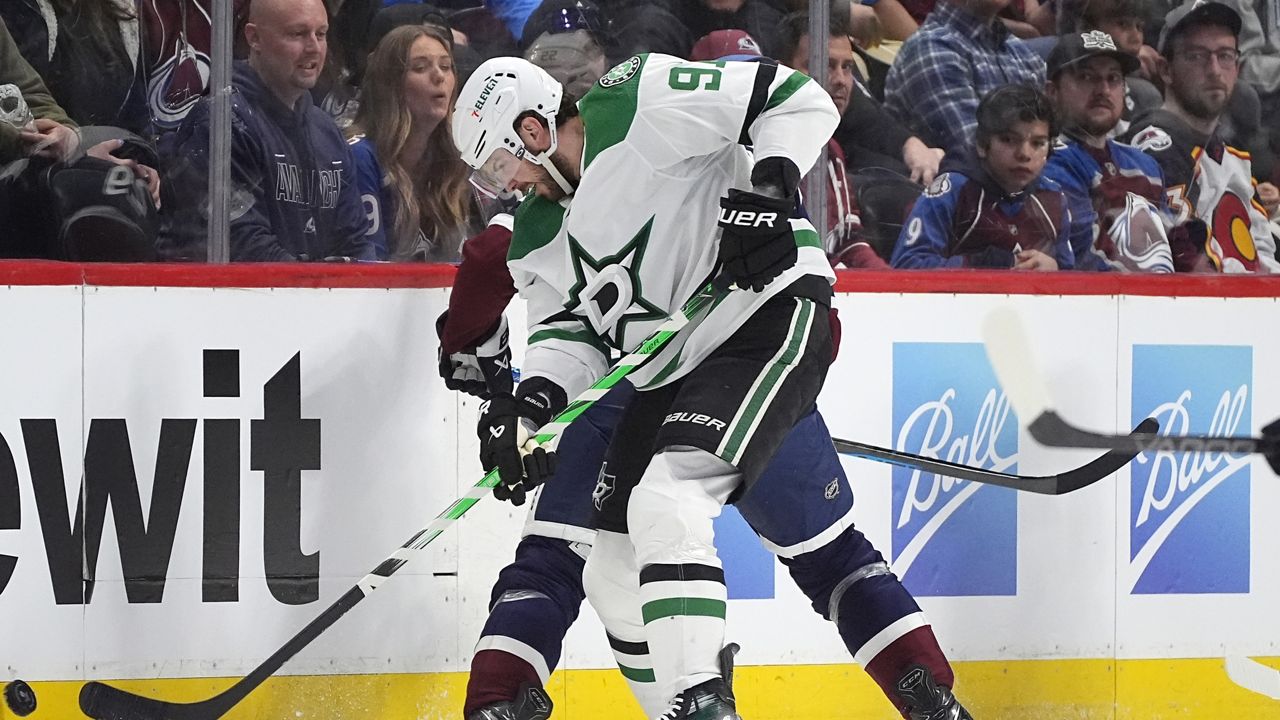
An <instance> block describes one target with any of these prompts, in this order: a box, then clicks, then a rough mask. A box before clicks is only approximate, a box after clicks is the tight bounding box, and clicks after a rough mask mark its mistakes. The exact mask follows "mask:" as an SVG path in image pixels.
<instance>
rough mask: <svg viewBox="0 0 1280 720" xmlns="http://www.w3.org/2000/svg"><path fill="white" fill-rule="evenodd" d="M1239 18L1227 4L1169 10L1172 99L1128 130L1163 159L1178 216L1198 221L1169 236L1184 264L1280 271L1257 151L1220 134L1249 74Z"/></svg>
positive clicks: (1167, 67) (1164, 38)
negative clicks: (1243, 68) (1256, 169)
mask: <svg viewBox="0 0 1280 720" xmlns="http://www.w3.org/2000/svg"><path fill="white" fill-rule="evenodd" d="M1240 26H1241V22H1240V15H1239V14H1238V13H1236V11H1235V10H1233V9H1232V8H1230V7H1228V6H1227V5H1224V4H1222V3H1218V2H1204V1H1202V0H1196V2H1191V3H1187V4H1185V5H1182V6H1180V7H1177V8H1175V9H1174V10H1173V11H1172V12H1170V13H1169V15H1168V17H1167V18H1166V20H1165V26H1164V29H1163V30H1162V31H1161V33H1160V40H1159V47H1158V48H1157V49H1158V50H1159V51H1160V54H1161V56H1162V59H1163V61H1162V63H1161V71H1160V72H1161V77H1162V78H1163V80H1164V84H1165V100H1164V105H1163V106H1162V107H1161V108H1160V109H1158V110H1155V111H1153V112H1151V113H1150V114H1147V115H1145V116H1143V117H1139V118H1137V119H1135V120H1134V122H1133V126H1132V127H1131V128H1130V132H1129V135H1128V137H1127V139H1128V140H1129V141H1130V142H1131V143H1132V144H1134V145H1136V146H1138V147H1139V148H1140V149H1142V150H1144V151H1145V152H1147V153H1148V154H1150V155H1151V156H1152V157H1154V158H1155V159H1156V161H1157V162H1159V163H1160V166H1161V169H1162V170H1163V171H1164V176H1165V186H1166V188H1167V190H1166V194H1167V199H1168V204H1169V209H1170V211H1171V212H1173V213H1174V214H1175V216H1176V217H1175V218H1174V222H1175V224H1182V223H1184V222H1187V221H1191V222H1189V223H1188V224H1187V228H1188V232H1186V233H1185V234H1183V233H1175V236H1174V237H1170V245H1171V249H1172V250H1173V256H1174V265H1175V267H1176V268H1177V269H1178V270H1191V271H1205V272H1215V271H1216V272H1277V271H1280V263H1277V261H1276V257H1275V255H1276V238H1275V236H1274V235H1273V234H1272V232H1271V230H1270V228H1269V227H1268V225H1267V219H1266V212H1265V211H1264V210H1263V209H1262V204H1261V203H1260V202H1259V200H1258V196H1257V191H1256V190H1255V188H1254V181H1253V168H1252V165H1251V162H1250V159H1249V154H1248V153H1245V152H1242V151H1240V150H1237V149H1235V148H1233V147H1230V146H1229V145H1227V144H1226V143H1224V142H1223V141H1222V139H1221V138H1220V137H1218V135H1217V128H1218V119H1219V118H1220V117H1221V115H1222V113H1223V111H1224V109H1225V108H1226V105H1227V100H1228V98H1230V97H1231V93H1232V91H1233V90H1234V89H1235V85H1236V81H1237V79H1238V78H1239V75H1240V51H1239V45H1238V37H1239V34H1240ZM1197 220H1198V221H1199V223H1197V222H1195V221H1197ZM1201 225H1203V230H1201V229H1200V226H1201Z"/></svg>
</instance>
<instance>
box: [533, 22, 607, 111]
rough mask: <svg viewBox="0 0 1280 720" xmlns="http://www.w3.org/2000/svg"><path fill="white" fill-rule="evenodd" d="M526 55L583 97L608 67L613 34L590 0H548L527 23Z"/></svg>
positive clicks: (568, 88)
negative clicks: (606, 28)
mask: <svg viewBox="0 0 1280 720" xmlns="http://www.w3.org/2000/svg"><path fill="white" fill-rule="evenodd" d="M524 34H525V42H523V43H522V45H524V47H525V50H524V59H525V60H528V61H529V62H531V63H533V64H534V65H537V66H538V67H540V68H542V69H543V70H546V71H547V72H548V73H549V74H550V75H551V77H554V78H555V79H556V80H557V81H559V83H560V84H561V85H562V86H563V87H564V90H565V92H567V93H569V94H571V95H573V96H574V97H579V98H580V97H582V96H583V95H584V94H586V92H587V90H590V89H591V86H592V85H594V84H595V82H596V80H599V79H600V76H601V75H604V73H605V71H606V70H608V69H609V67H608V66H609V58H608V47H609V45H610V36H609V34H608V32H607V31H606V30H605V20H604V18H603V16H602V15H601V14H600V10H599V8H597V7H596V6H595V4H594V3H592V2H590V0H549V1H548V2H545V3H543V4H542V5H541V6H540V7H539V8H538V9H537V10H536V11H535V12H534V14H533V15H532V16H530V17H529V21H528V22H527V23H525V26H524Z"/></svg>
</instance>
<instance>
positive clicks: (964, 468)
mask: <svg viewBox="0 0 1280 720" xmlns="http://www.w3.org/2000/svg"><path fill="white" fill-rule="evenodd" d="M1159 429H1160V423H1158V422H1156V421H1155V420H1154V419H1152V418H1147V419H1146V420H1143V421H1142V422H1141V423H1140V424H1139V425H1138V427H1137V429H1135V430H1134V433H1135V434H1143V433H1154V432H1155V431H1156V430H1159ZM832 442H833V443H834V444H835V448H836V452H838V453H841V454H843V455H853V456H855V457H860V458H865V459H867V460H875V461H877V462H883V463H889V464H890V465H898V466H900V467H905V468H909V469H913V470H923V471H925V472H931V473H936V474H938V475H946V476H947V477H953V478H958V479H960V480H971V481H973V482H977V483H984V484H986V485H996V486H999V487H1006V488H1011V489H1013V490H1021V491H1022V492H1031V493H1037V494H1040V495H1065V494H1066V493H1069V492H1075V491H1076V490H1080V489H1081V488H1086V487H1088V486H1090V485H1092V484H1094V483H1096V482H1098V481H1099V480H1102V479H1103V478H1106V477H1108V476H1110V475H1111V474H1113V473H1115V472H1116V471H1117V470H1119V469H1120V468H1122V467H1124V466H1125V465H1127V464H1129V462H1130V461H1131V460H1133V458H1134V456H1135V455H1137V452H1136V451H1135V452H1130V451H1129V450H1128V449H1125V450H1113V451H1111V452H1109V453H1107V454H1105V455H1103V456H1101V457H1098V458H1095V459H1094V460H1092V461H1090V462H1088V463H1086V464H1084V465H1081V466H1080V467H1078V468H1075V469H1073V470H1068V471H1066V472H1064V473H1059V474H1057V475H1014V474H1011V473H1003V472H998V471H995V470H984V469H982V468H975V467H970V466H968V465H960V464H958V463H953V462H948V461H946V460H937V459H934V458H927V457H923V456H920V455H914V454H912V453H909V452H903V451H899V450H890V449H888V448H882V447H877V446H875V445H867V444H865V443H860V442H854V441H852V440H841V439H840V438H832Z"/></svg>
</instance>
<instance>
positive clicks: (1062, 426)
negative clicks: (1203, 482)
mask: <svg viewBox="0 0 1280 720" xmlns="http://www.w3.org/2000/svg"><path fill="white" fill-rule="evenodd" d="M1027 432H1029V433H1031V437H1033V438H1035V439H1036V442H1038V443H1040V444H1041V445H1047V446H1049V447H1074V448H1103V449H1111V450H1119V451H1125V452H1128V451H1133V453H1134V455H1137V454H1138V453H1142V452H1216V453H1227V454H1242V455H1245V454H1249V453H1255V452H1265V451H1266V449H1267V448H1266V446H1265V443H1264V441H1263V440H1262V439H1260V438H1254V437H1219V436H1215V435H1168V436H1165V435H1157V434H1156V433H1155V431H1152V432H1146V433H1138V432H1135V433H1132V434H1130V435H1109V434H1106V433H1097V432H1093V431H1091V430H1084V429H1082V428H1079V427H1076V426H1075V425H1072V424H1071V423H1069V422H1067V421H1066V420H1063V419H1062V416H1061V415H1058V413H1056V412H1054V411H1053V410H1046V411H1044V412H1043V413H1041V414H1040V415H1039V416H1038V417H1036V419H1035V420H1032V421H1031V422H1030V423H1028V424H1027Z"/></svg>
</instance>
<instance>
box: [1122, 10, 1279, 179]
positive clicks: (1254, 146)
mask: <svg viewBox="0 0 1280 720" xmlns="http://www.w3.org/2000/svg"><path fill="white" fill-rule="evenodd" d="M1195 1H1196V0H1150V2H1151V8H1150V11H1149V12H1148V17H1147V20H1146V30H1145V35H1146V38H1147V41H1148V42H1150V43H1153V44H1157V43H1158V39H1159V37H1160V36H1161V33H1162V31H1163V29H1164V27H1165V24H1166V23H1167V22H1168V17H1169V16H1170V15H1172V13H1173V12H1174V10H1176V9H1177V8H1178V7H1179V6H1180V5H1183V4H1190V3H1193V2H1195ZM1251 1H1252V0H1218V2H1222V3H1223V4H1225V5H1227V6H1228V7H1230V8H1231V9H1232V10H1235V11H1236V13H1237V14H1240V15H1241V18H1242V29H1241V32H1240V35H1239V37H1240V38H1241V40H1240V43H1239V48H1240V58H1241V62H1242V63H1245V62H1247V61H1248V56H1247V55H1246V53H1245V45H1244V38H1245V34H1246V33H1245V29H1244V25H1243V18H1244V16H1245V14H1247V13H1250V12H1252V11H1251V10H1250V8H1249V3H1250V2H1251ZM1267 1H1268V2H1270V0H1267ZM1272 16H1273V17H1274V16H1275V15H1274V13H1273V15H1272ZM1259 49H1260V48H1258V47H1256V45H1254V47H1253V51H1254V52H1257V51H1258V50H1259ZM1151 52H1152V53H1154V54H1155V55H1156V57H1157V58H1158V57H1159V56H1160V53H1159V51H1157V50H1155V49H1152V50H1151ZM1144 54H1145V51H1144ZM1240 77H1241V79H1243V78H1244V74H1243V65H1242V70H1241V74H1240ZM1148 79H1150V80H1151V81H1152V82H1153V83H1155V84H1156V85H1157V86H1160V85H1161V83H1162V82H1163V81H1162V80H1161V79H1160V72H1159V69H1158V68H1157V69H1156V72H1155V73H1154V75H1151V76H1148ZM1162 90H1163V88H1162ZM1162 102H1163V99H1162ZM1159 107H1160V106H1159V105H1158V104H1157V105H1152V106H1150V107H1138V108H1135V112H1134V113H1133V117H1136V116H1137V115H1139V114H1147V112H1148V111H1151V110H1156V109H1158V108H1159ZM1271 110H1273V111H1274V110H1280V106H1278V107H1276V108H1271ZM1268 117H1270V118H1274V117H1275V115H1274V114H1272V115H1270V116H1268V115H1266V114H1265V113H1264V108H1263V104H1262V98H1261V97H1259V91H1258V89H1256V88H1255V86H1254V85H1252V84H1251V83H1249V82H1237V83H1236V84H1235V89H1234V90H1232V92H1231V97H1230V98H1229V99H1228V100H1227V107H1226V108H1225V109H1224V110H1223V112H1222V113H1221V114H1220V115H1219V117H1218V125H1217V128H1216V130H1215V132H1216V134H1217V136H1218V137H1219V138H1220V139H1221V140H1222V141H1223V142H1225V143H1226V144H1228V145H1230V146H1232V147H1234V148H1236V149H1237V150H1241V151H1244V152H1247V153H1249V156H1250V162H1251V163H1252V166H1253V174H1254V177H1255V178H1256V179H1257V180H1258V181H1259V182H1263V181H1266V180H1267V179H1268V178H1269V176H1270V175H1271V173H1272V172H1275V171H1277V169H1280V164H1277V163H1276V157H1275V153H1276V152H1277V151H1280V146H1277V147H1276V148H1274V149H1273V148H1272V140H1273V138H1272V137H1271V136H1272V135H1273V134H1276V133H1280V129H1277V127H1276V126H1277V125H1278V124H1277V123H1274V122H1264V121H1263V119H1264V118H1268ZM1276 139H1280V137H1277V138H1276Z"/></svg>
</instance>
